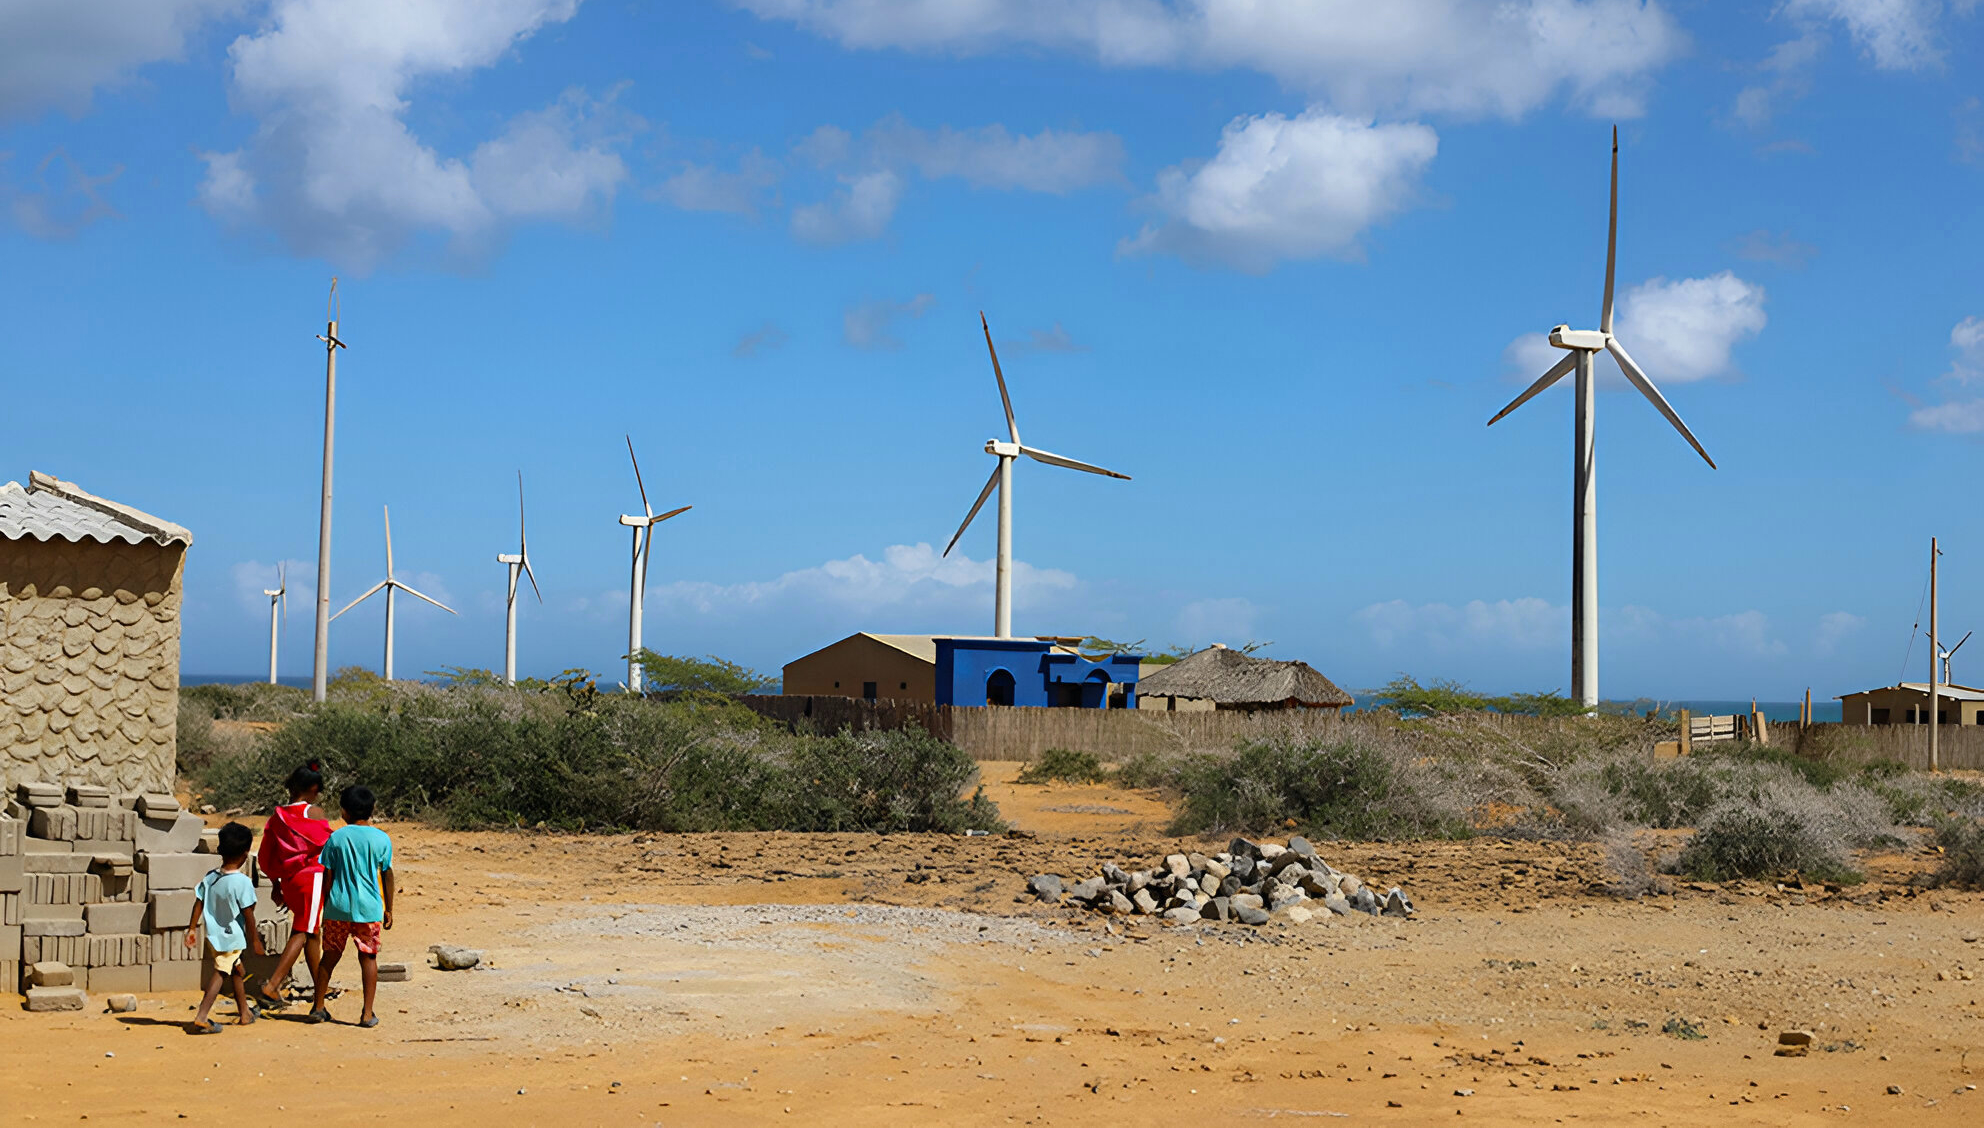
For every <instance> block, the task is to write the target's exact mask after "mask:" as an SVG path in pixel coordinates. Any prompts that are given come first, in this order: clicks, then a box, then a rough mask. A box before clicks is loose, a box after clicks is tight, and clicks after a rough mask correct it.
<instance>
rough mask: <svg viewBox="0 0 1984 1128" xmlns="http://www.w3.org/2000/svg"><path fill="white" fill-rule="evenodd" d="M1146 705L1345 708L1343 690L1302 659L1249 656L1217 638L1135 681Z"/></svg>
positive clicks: (1347, 701)
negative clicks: (1301, 660) (1195, 652)
mask: <svg viewBox="0 0 1984 1128" xmlns="http://www.w3.org/2000/svg"><path fill="white" fill-rule="evenodd" d="M1137 698H1138V702H1139V704H1141V705H1142V706H1143V707H1144V708H1151V709H1173V710H1193V709H1201V710H1203V709H1330V710H1337V709H1344V708H1347V707H1349V706H1350V705H1351V703H1352V702H1351V698H1350V695H1349V694H1348V693H1345V692H1344V691H1343V690H1341V689H1338V688H1337V687H1336V683H1335V682H1332V681H1330V679H1328V678H1326V677H1324V676H1323V675H1322V674H1320V673H1317V672H1316V670H1315V669H1314V668H1313V667H1311V666H1310V665H1309V664H1308V663H1307V662H1279V661H1276V660H1275V659H1272V658H1254V657H1250V656H1248V655H1246V654H1242V653H1240V652H1239V651H1238V650H1233V649H1229V648H1228V647H1225V646H1221V645H1219V644H1217V643H1215V644H1213V645H1212V646H1211V647H1208V648H1207V649H1205V650H1201V651H1199V652H1198V653H1197V654H1194V655H1192V656H1191V657H1189V658H1183V659H1180V660H1179V661H1177V662H1174V663H1172V664H1171V665H1169V666H1165V667H1163V668H1161V669H1159V670H1157V671H1156V672H1154V673H1151V674H1148V675H1146V676H1145V677H1144V678H1143V679H1142V680H1141V681H1139V682H1138V684H1137Z"/></svg>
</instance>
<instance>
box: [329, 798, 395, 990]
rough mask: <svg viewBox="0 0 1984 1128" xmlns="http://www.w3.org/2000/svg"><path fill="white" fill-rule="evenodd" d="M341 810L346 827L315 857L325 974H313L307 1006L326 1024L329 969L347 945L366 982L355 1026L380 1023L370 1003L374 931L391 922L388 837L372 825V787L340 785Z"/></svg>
mask: <svg viewBox="0 0 1984 1128" xmlns="http://www.w3.org/2000/svg"><path fill="white" fill-rule="evenodd" d="M338 806H340V807H342V808H343V809H344V822H345V825H344V826H343V827H341V828H340V829H338V830H337V831H336V832H335V833H333V834H332V835H331V837H330V840H329V841H328V842H325V843H324V852H323V854H322V855H321V857H320V858H319V861H321V862H322V863H323V866H324V873H325V876H326V877H327V878H328V879H329V882H330V889H329V890H328V892H327V894H326V896H325V904H324V956H323V969H324V973H323V974H322V975H320V976H318V977H317V997H316V999H315V1000H314V1001H313V1002H312V1003H311V1005H310V1021H312V1022H328V1021H329V1020H330V1017H331V1012H330V1011H329V1010H327V1009H325V1007H324V997H325V994H326V992H327V991H328V990H329V988H330V983H331V972H332V971H333V970H335V969H336V968H337V966H338V960H339V959H340V958H342V957H343V956H344V948H345V945H346V944H347V943H351V944H354V945H356V946H357V948H358V967H359V972H360V976H361V978H362V979H363V981H364V983H365V1012H364V1013H363V1014H362V1015H360V1016H359V1020H358V1025H360V1026H363V1027H366V1028H368V1029H369V1028H371V1027H374V1026H377V1025H379V1016H378V1015H377V1014H376V1013H374V1012H373V1010H372V1003H373V999H374V997H375V996H376V995H377V994H378V991H379V932H380V929H381V928H382V927H383V928H391V927H392V926H393V840H392V839H391V838H389V837H387V835H386V832H385V831H383V830H380V829H379V828H378V827H376V826H373V825H372V812H373V810H374V809H375V808H376V807H377V806H378V800H377V799H376V798H375V797H374V796H373V794H372V789H371V788H369V787H365V786H362V785H354V786H351V787H347V788H345V789H344V790H343V791H342V792H340V793H339V795H338Z"/></svg>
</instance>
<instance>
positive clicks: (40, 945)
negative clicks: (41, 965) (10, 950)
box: [21, 926, 84, 967]
mask: <svg viewBox="0 0 1984 1128" xmlns="http://www.w3.org/2000/svg"><path fill="white" fill-rule="evenodd" d="M25 931H26V929H25V926H23V932H25ZM83 954H84V952H83V937H81V936H26V935H23V936H22V937H21V962H22V963H38V962H40V961H42V960H55V961H57V962H59V963H65V964H68V965H69V966H70V967H81V966H83Z"/></svg>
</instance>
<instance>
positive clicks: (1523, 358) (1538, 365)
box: [1502, 333, 1564, 384]
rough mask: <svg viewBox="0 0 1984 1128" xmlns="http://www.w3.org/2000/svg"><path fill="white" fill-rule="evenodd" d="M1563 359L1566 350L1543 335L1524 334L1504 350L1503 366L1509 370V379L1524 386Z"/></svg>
mask: <svg viewBox="0 0 1984 1128" xmlns="http://www.w3.org/2000/svg"><path fill="white" fill-rule="evenodd" d="M1562 359H1564V350H1562V349H1560V348H1558V347H1557V346H1555V345H1553V344H1551V343H1550V338H1549V337H1548V336H1546V335H1544V334H1542V333H1524V334H1523V335H1522V336H1520V337H1517V338H1516V339H1515V340H1513V341H1510V342H1509V343H1508V347H1506V348H1504V349H1503V350H1502V366H1503V367H1504V368H1506V369H1508V374H1509V379H1511V380H1515V381H1518V382H1520V383H1523V384H1528V383H1530V382H1531V381H1534V380H1535V379H1536V378H1537V377H1539V376H1541V375H1543V374H1544V373H1545V372H1548V371H1550V366H1551V365H1553V364H1556V363H1557V362H1558V361H1560V360H1562Z"/></svg>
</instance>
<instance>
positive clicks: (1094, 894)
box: [1027, 837, 1413, 925]
mask: <svg viewBox="0 0 1984 1128" xmlns="http://www.w3.org/2000/svg"><path fill="white" fill-rule="evenodd" d="M1027 888H1028V889H1030V890H1031V891H1032V892H1033V894H1034V896H1036V897H1039V898H1040V899H1041V900H1043V901H1050V902H1055V903H1060V902H1062V901H1063V900H1064V899H1065V900H1066V901H1069V902H1073V903H1075V904H1079V905H1082V906H1085V907H1087V908H1091V909H1094V910H1096V911H1097V912H1103V913H1115V914H1118V915H1122V916H1129V915H1131V914H1141V915H1144V916H1160V917H1163V918H1164V919H1165V920H1168V921H1171V922H1173V923H1175V924H1188V923H1194V922H1197V921H1201V920H1213V921H1228V920H1230V921H1238V922H1240V923H1241V924H1256V925H1259V924H1266V923H1268V921H1270V920H1273V919H1276V918H1279V919H1282V920H1286V921H1289V922H1291V923H1294V924H1302V923H1306V922H1307V921H1309V920H1311V919H1314V917H1315V915H1316V912H1317V910H1318V908H1319V907H1320V908H1321V909H1324V910H1327V911H1329V912H1331V913H1335V914H1336V915H1338V916H1349V915H1350V914H1351V913H1354V912H1362V913H1369V914H1371V915H1372V916H1379V915H1383V916H1391V917H1403V916H1408V915H1410V914H1411V913H1412V911H1413V908H1412V901H1411V900H1410V899H1409V898H1408V897H1406V895H1405V893H1404V891H1403V890H1401V889H1399V888H1398V887H1397V886H1393V887H1392V889H1391V891H1390V892H1388V893H1386V894H1385V895H1384V896H1383V897H1380V896H1378V895H1377V894H1376V893H1373V892H1372V891H1371V890H1370V889H1368V888H1366V887H1365V885H1364V883H1363V881H1361V880H1359V879H1358V877H1357V875H1356V874H1350V873H1344V872H1342V871H1340V870H1337V869H1335V868H1333V867H1331V866H1330V864H1329V863H1328V862H1325V861H1323V859H1322V858H1321V857H1319V856H1317V854H1316V848H1315V847H1314V846H1312V845H1310V843H1309V841H1308V839H1305V838H1301V837H1295V838H1291V839H1289V840H1288V844H1287V845H1286V846H1278V845H1276V844H1274V843H1272V842H1253V841H1250V840H1248V839H1245V838H1236V839H1234V840H1233V842H1232V844H1231V845H1229V846H1228V847H1227V848H1226V850H1225V851H1224V852H1222V853H1218V854H1211V855H1207V854H1198V853H1193V854H1172V855H1169V856H1168V857H1165V858H1162V859H1159V860H1158V861H1157V862H1156V864H1154V865H1152V866H1151V867H1150V868H1149V869H1138V870H1125V869H1123V868H1122V867H1121V866H1118V865H1116V864H1114V863H1108V864H1105V865H1104V866H1103V867H1102V873H1101V874H1100V875H1098V876H1096V877H1091V878H1089V879H1088V880H1086V881H1079V882H1076V883H1074V884H1073V885H1068V884H1064V883H1063V882H1062V880H1061V878H1060V876H1059V875H1058V874H1051V873H1043V874H1038V875H1036V876H1035V877H1033V878H1032V879H1031V880H1030V881H1029V882H1028V883H1027Z"/></svg>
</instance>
